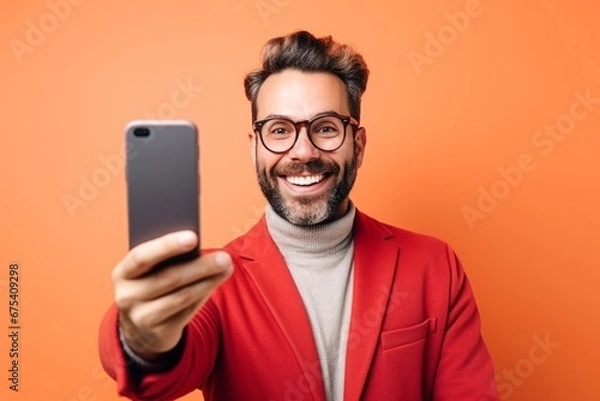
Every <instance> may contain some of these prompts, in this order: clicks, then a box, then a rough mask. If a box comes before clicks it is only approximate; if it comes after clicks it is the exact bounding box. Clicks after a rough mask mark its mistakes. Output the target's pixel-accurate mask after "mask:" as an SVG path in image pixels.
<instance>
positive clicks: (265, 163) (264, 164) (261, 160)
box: [255, 149, 281, 172]
mask: <svg viewBox="0 0 600 401" xmlns="http://www.w3.org/2000/svg"><path fill="white" fill-rule="evenodd" d="M280 159H281V157H280V156H277V155H274V154H272V153H270V152H269V153H265V151H264V150H261V149H258V152H256V161H255V165H257V166H258V167H260V168H261V169H265V170H267V171H269V172H270V171H271V169H272V168H273V166H275V165H276V164H277V163H278V162H279V160H280Z"/></svg>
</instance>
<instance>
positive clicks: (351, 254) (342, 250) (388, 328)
mask: <svg viewBox="0 0 600 401" xmlns="http://www.w3.org/2000/svg"><path fill="white" fill-rule="evenodd" d="M262 61H263V63H262V69H260V70H257V71H254V72H252V73H250V74H249V75H248V76H247V77H246V80H245V90H246V95H247V97H248V99H249V100H250V101H251V104H252V119H253V124H252V128H253V130H252V133H251V134H250V136H249V140H250V150H251V154H252V157H253V160H254V164H255V167H256V173H257V179H258V183H259V185H260V188H261V190H262V192H263V193H264V195H265V197H266V199H267V201H268V205H267V207H266V209H265V215H264V217H263V218H262V219H261V220H260V221H259V222H258V223H257V224H256V226H255V227H253V228H252V229H251V230H250V231H249V232H248V233H246V234H245V235H243V236H241V237H239V238H237V239H236V240H234V241H233V242H232V243H230V244H228V245H227V246H226V247H225V248H224V249H223V250H221V251H216V252H205V253H203V255H202V256H201V257H200V258H198V259H196V260H194V261H191V262H186V263H185V264H184V265H183V266H181V265H178V266H172V267H168V268H166V269H161V270H156V271H155V270H153V269H152V267H153V266H155V265H157V264H158V263H159V262H160V261H162V260H164V259H167V258H169V257H170V256H173V255H176V254H179V253H183V252H186V251H188V250H189V249H192V248H193V247H194V246H195V244H196V242H197V238H196V237H195V235H193V234H192V233H190V232H178V233H172V234H168V235H166V236H164V237H161V238H157V239H154V240H151V241H148V242H147V243H144V244H141V245H139V246H137V247H136V248H134V249H132V250H131V251H130V252H129V253H128V254H127V255H125V257H124V258H123V259H122V260H121V261H120V262H119V263H118V264H117V266H116V267H115V268H114V270H113V281H114V287H115V304H114V305H113V306H112V307H111V308H110V310H109V311H108V313H107V314H106V316H105V318H104V320H103V323H102V326H101V335H100V356H101V359H102V362H103V364H104V367H105V369H106V371H107V372H108V373H109V374H110V375H111V376H112V377H114V378H115V379H116V380H117V383H118V389H119V393H120V394H121V395H124V396H128V397H131V398H133V399H140V400H172V399H175V398H177V397H180V396H183V395H184V394H186V393H189V392H191V391H193V390H195V389H200V390H201V391H202V392H203V394H204V397H205V399H206V400H215V401H217V400H269V401H275V400H282V401H284V400H290V401H291V400H295V401H299V400H314V401H324V400H328V401H341V400H346V401H350V400H356V401H358V400H365V401H366V400H368V401H382V400H403V401H417V400H431V401H496V400H498V394H497V392H496V389H495V387H494V384H493V383H494V372H493V367H492V362H491V359H490V356H489V353H488V351H487V349H486V347H485V344H484V342H483V339H482V337H481V330H480V318H479V313H478V310H477V306H476V303H475V299H474V297H473V293H472V291H471V288H470V286H469V282H468V280H467V278H466V276H465V273H464V270H463V268H462V266H461V264H460V262H459V260H458V259H457V257H456V255H455V254H454V252H453V251H452V250H451V249H450V247H449V246H448V245H447V244H446V243H444V242H442V241H440V240H438V239H435V238H432V237H429V236H425V235H422V234H417V233H413V232H410V231H406V230H403V229H400V228H396V227H393V226H390V225H387V224H384V223H381V222H378V221H376V220H374V219H372V218H370V217H368V216H367V215H366V214H364V213H362V212H360V211H359V210H357V208H356V207H355V205H354V204H353V203H352V202H351V200H350V198H349V194H350V191H351V189H352V187H353V184H354V182H355V179H356V177H357V171H358V169H359V168H360V166H361V165H362V163H363V158H364V154H365V146H366V139H367V133H366V129H365V128H364V127H362V126H361V125H360V122H359V121H360V101H361V96H362V94H363V93H364V91H365V89H366V84H367V78H368V75H369V71H368V69H367V66H366V64H365V62H364V60H363V58H362V57H361V56H360V55H359V54H358V53H356V52H355V51H354V50H353V49H352V48H350V47H349V46H346V45H342V44H339V43H336V42H334V41H333V40H332V39H331V38H330V37H326V38H316V37H314V36H313V35H311V34H310V33H308V32H304V31H303V32H295V33H293V34H291V35H288V36H284V37H279V38H274V39H272V40H271V41H269V42H268V43H267V44H266V46H265V48H264V51H263V60H262Z"/></svg>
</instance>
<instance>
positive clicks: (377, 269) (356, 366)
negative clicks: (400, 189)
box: [344, 211, 399, 401]
mask: <svg viewBox="0 0 600 401" xmlns="http://www.w3.org/2000/svg"><path fill="white" fill-rule="evenodd" d="M392 236H393V234H392V233H391V231H389V230H387V229H386V228H385V226H383V225H382V224H381V223H379V222H376V221H375V220H373V219H371V218H369V217H367V216H366V215H364V214H362V213H360V212H358V211H357V214H356V218H355V226H354V286H353V289H354V293H353V301H352V318H351V322H350V331H349V335H348V348H347V353H346V380H345V385H344V389H345V391H344V400H345V401H358V400H359V399H360V397H361V394H362V391H363V387H364V385H365V380H366V378H367V374H368V372H369V369H370V367H371V361H372V359H373V355H374V352H375V347H376V346H377V344H378V339H379V334H380V332H381V325H382V322H383V317H384V316H385V311H386V309H387V305H388V303H389V298H390V293H391V287H392V283H393V280H394V275H395V272H396V263H397V259H398V254H399V248H398V246H397V245H396V244H394V243H393V242H392V241H388V239H389V238H391V237H392Z"/></svg>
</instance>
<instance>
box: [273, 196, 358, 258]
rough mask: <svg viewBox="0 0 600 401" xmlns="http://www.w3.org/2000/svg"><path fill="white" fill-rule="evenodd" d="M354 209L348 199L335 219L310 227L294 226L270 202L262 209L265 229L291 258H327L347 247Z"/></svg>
mask: <svg viewBox="0 0 600 401" xmlns="http://www.w3.org/2000/svg"><path fill="white" fill-rule="evenodd" d="M355 213H356V208H355V207H354V204H353V203H352V202H349V204H348V211H347V212H346V214H345V215H344V216H342V217H340V218H339V219H337V220H334V221H331V222H329V223H326V224H318V225H314V226H298V225H295V224H292V223H290V222H289V221H287V220H285V219H284V218H282V217H281V216H279V215H278V214H277V213H276V212H275V210H273V208H272V207H271V205H269V204H267V206H266V208H265V218H266V222H267V228H268V229H269V233H270V234H271V237H273V240H274V241H275V243H276V244H277V246H278V247H279V249H280V250H281V251H282V252H283V253H285V254H288V255H291V254H293V255H294V256H295V257H307V258H309V257H310V258H318V257H327V256H330V255H332V254H336V253H338V252H340V251H342V250H345V249H347V247H348V246H349V244H350V242H351V241H352V227H353V225H354V215H355Z"/></svg>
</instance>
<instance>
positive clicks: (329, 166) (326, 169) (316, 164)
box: [271, 159, 340, 177]
mask: <svg viewBox="0 0 600 401" xmlns="http://www.w3.org/2000/svg"><path fill="white" fill-rule="evenodd" d="M339 172H340V167H339V166H338V165H337V164H335V163H325V162H324V161H323V160H320V159H315V160H310V161H309V162H307V163H289V164H286V165H283V166H275V167H273V169H272V170H271V177H276V176H281V175H300V174H310V175H317V174H325V173H333V174H337V173H339Z"/></svg>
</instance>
